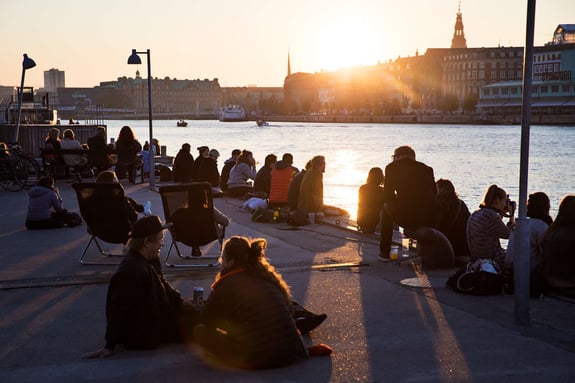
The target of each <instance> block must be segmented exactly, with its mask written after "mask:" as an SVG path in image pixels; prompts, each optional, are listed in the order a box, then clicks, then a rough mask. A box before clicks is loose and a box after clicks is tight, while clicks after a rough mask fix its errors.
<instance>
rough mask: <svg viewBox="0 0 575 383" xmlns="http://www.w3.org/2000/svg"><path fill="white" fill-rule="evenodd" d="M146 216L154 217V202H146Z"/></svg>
mask: <svg viewBox="0 0 575 383" xmlns="http://www.w3.org/2000/svg"><path fill="white" fill-rule="evenodd" d="M144 215H145V216H149V215H152V202H151V201H146V202H144Z"/></svg>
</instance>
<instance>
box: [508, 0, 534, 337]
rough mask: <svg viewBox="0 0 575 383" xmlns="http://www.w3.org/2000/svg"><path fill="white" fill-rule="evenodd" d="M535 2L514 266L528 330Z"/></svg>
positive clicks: (519, 308) (526, 64)
mask: <svg viewBox="0 0 575 383" xmlns="http://www.w3.org/2000/svg"><path fill="white" fill-rule="evenodd" d="M534 30H535V0H528V1H527V28H526V33H525V52H524V54H523V100H522V106H521V155H520V163H519V217H518V219H517V228H516V229H515V230H516V235H515V243H514V248H515V249H517V251H516V253H515V255H514V257H515V260H514V262H513V265H514V266H513V276H514V281H515V282H514V283H515V286H514V287H515V324H517V325H521V326H528V325H529V322H530V319H529V257H530V246H529V237H530V236H529V222H528V220H527V179H528V174H529V135H530V123H531V121H530V120H531V83H532V80H533V35H534Z"/></svg>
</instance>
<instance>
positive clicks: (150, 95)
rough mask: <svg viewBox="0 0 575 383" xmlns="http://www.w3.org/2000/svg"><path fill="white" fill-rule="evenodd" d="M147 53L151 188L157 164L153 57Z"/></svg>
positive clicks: (154, 181) (153, 184)
mask: <svg viewBox="0 0 575 383" xmlns="http://www.w3.org/2000/svg"><path fill="white" fill-rule="evenodd" d="M146 54H147V55H148V120H149V122H148V123H149V126H150V129H149V130H150V132H149V133H150V140H149V141H148V142H149V143H150V147H149V149H148V157H149V163H150V168H149V169H150V188H154V187H155V186H156V165H155V160H156V159H155V158H154V152H153V150H152V139H153V138H154V131H153V128H152V63H151V61H152V59H151V57H150V50H149V49H147V50H146Z"/></svg>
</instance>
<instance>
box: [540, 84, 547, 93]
mask: <svg viewBox="0 0 575 383" xmlns="http://www.w3.org/2000/svg"><path fill="white" fill-rule="evenodd" d="M541 93H549V87H548V86H547V85H543V86H541Z"/></svg>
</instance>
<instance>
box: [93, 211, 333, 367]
mask: <svg viewBox="0 0 575 383" xmlns="http://www.w3.org/2000/svg"><path fill="white" fill-rule="evenodd" d="M168 225H169V224H163V223H162V221H161V220H160V218H159V217H158V216H148V217H144V218H141V219H139V220H138V221H137V222H136V223H135V224H134V227H133V228H132V231H131V233H130V239H129V241H128V243H127V245H126V246H127V248H128V250H129V251H128V253H127V255H126V257H125V258H124V260H123V261H122V263H121V264H120V266H119V268H118V270H117V271H116V273H115V274H114V275H113V277H112V279H111V281H110V284H109V287H108V294H107V302H106V324H107V325H106V336H105V339H106V343H105V346H104V347H103V348H101V349H99V350H97V351H93V352H88V353H86V354H84V355H83V356H82V357H83V358H103V357H108V356H111V355H112V354H113V352H114V350H115V348H116V347H117V346H118V345H121V346H123V348H124V349H128V350H142V349H153V348H157V347H158V346H159V345H160V344H162V343H168V342H195V343H196V344H198V345H199V346H201V348H202V349H203V350H205V352H206V355H207V356H208V357H211V358H214V359H215V360H216V361H219V362H221V363H224V364H225V365H228V366H233V367H238V368H248V369H260V368H273V367H280V366H284V365H287V364H290V363H293V362H295V361H296V360H298V359H301V358H306V357H307V356H308V355H323V354H330V353H331V349H330V348H329V346H327V345H323V344H318V345H314V346H311V347H305V346H304V342H303V340H302V337H301V335H302V334H305V333H307V332H309V331H311V330H313V329H314V328H316V327H317V326H319V325H320V324H321V323H322V322H323V321H324V320H325V319H326V317H327V316H326V315H325V314H321V315H317V314H313V313H311V312H310V311H308V310H306V309H305V308H303V307H302V306H300V305H299V304H297V302H294V301H293V299H292V297H291V293H290V289H289V287H288V286H287V284H286V282H285V281H284V280H283V278H282V276H281V275H280V274H279V273H278V272H277V271H276V270H275V269H274V267H273V266H272V265H271V264H270V263H269V262H268V261H267V259H266V257H265V249H266V244H267V243H266V240H264V239H253V240H252V239H249V238H246V237H241V236H233V237H230V238H229V239H227V241H226V242H225V243H224V246H223V249H222V252H221V256H220V257H221V264H222V268H221V271H220V272H219V273H218V274H217V275H216V277H215V281H214V283H213V284H212V291H211V293H210V295H209V298H208V299H207V301H206V302H205V303H203V304H200V302H198V301H194V300H192V299H186V298H183V297H182V296H181V294H180V292H179V291H178V290H176V289H175V288H174V287H173V286H172V285H171V284H170V283H169V282H168V281H167V280H166V279H165V278H164V275H163V273H162V267H161V263H160V258H159V254H160V250H161V248H162V246H163V245H164V229H166V228H167V227H168Z"/></svg>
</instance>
